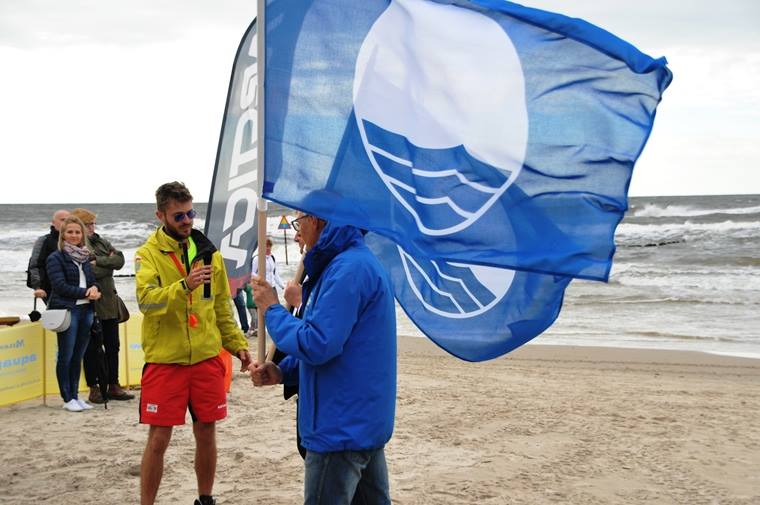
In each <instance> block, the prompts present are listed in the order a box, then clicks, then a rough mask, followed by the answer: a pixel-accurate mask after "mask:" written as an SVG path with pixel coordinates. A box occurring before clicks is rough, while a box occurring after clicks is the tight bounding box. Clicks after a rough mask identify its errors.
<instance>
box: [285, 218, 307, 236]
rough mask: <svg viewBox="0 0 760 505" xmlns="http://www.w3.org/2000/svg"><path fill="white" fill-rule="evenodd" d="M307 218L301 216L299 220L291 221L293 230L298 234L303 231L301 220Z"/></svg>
mask: <svg viewBox="0 0 760 505" xmlns="http://www.w3.org/2000/svg"><path fill="white" fill-rule="evenodd" d="M307 217H309V216H301V217H299V218H296V219H293V220H292V221H290V226H292V227H293V230H295V231H296V232H299V231H301V223H300V222H299V221H301V219H306V218H307Z"/></svg>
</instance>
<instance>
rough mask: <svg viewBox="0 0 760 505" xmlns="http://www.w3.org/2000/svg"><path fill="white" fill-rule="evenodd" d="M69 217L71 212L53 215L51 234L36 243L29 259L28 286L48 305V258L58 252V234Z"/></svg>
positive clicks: (56, 212)
mask: <svg viewBox="0 0 760 505" xmlns="http://www.w3.org/2000/svg"><path fill="white" fill-rule="evenodd" d="M67 217H69V211H68V210H65V209H60V210H57V211H55V212H54V213H53V222H52V223H51V225H50V233H48V234H47V235H42V236H41V237H39V238H38V239H37V240H36V241H35V242H34V247H33V248H32V256H31V257H30V258H29V267H28V268H27V270H26V285H27V287H30V288H32V289H33V290H34V296H35V297H36V298H42V301H44V302H45V303H47V299H48V296H50V281H49V280H48V276H47V267H46V262H47V259H48V256H50V255H51V254H52V253H54V252H55V251H57V250H58V232H59V230H60V229H61V225H62V224H63V220H64V219H66V218H67Z"/></svg>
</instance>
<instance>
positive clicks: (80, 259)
mask: <svg viewBox="0 0 760 505" xmlns="http://www.w3.org/2000/svg"><path fill="white" fill-rule="evenodd" d="M86 233H87V232H86V231H85V227H84V223H82V221H81V220H80V219H79V218H78V217H76V216H69V217H67V218H66V219H65V220H64V222H63V225H61V233H60V237H59V238H58V251H56V252H54V253H53V254H51V255H50V256H48V259H47V263H46V265H47V272H48V277H49V279H50V286H51V294H50V299H49V301H48V308H49V309H68V310H69V311H71V325H70V326H69V328H68V329H67V330H66V331H62V332H60V333H58V361H57V363H56V366H55V374H56V377H57V378H58V388H59V390H60V392H61V398H63V408H64V409H65V410H67V411H69V412H81V411H82V410H86V409H91V408H92V405H89V404H88V403H87V402H85V401H84V400H80V399H79V375H80V372H81V369H82V356H84V351H85V349H86V348H87V343H88V341H89V340H90V327H91V326H92V318H93V306H92V302H93V301H95V300H97V299H99V298H100V289H99V287H98V286H97V284H96V283H95V275H94V274H93V273H92V267H91V266H90V262H89V258H90V250H89V249H88V248H87V241H86V240H87V239H86V236H87V235H86Z"/></svg>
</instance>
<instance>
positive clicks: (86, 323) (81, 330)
mask: <svg viewBox="0 0 760 505" xmlns="http://www.w3.org/2000/svg"><path fill="white" fill-rule="evenodd" d="M92 318H93V311H92V304H91V303H86V304H83V305H76V306H75V307H74V308H73V309H71V325H70V326H69V329H68V330H66V331H64V332H61V333H59V334H58V361H57V362H56V365H55V375H56V377H57V378H58V389H59V390H60V392H61V398H63V401H64V402H68V401H69V400H71V399H72V398H78V394H79V375H80V373H81V371H82V357H83V356H84V352H85V351H86V350H87V343H88V342H89V341H90V327H91V326H92Z"/></svg>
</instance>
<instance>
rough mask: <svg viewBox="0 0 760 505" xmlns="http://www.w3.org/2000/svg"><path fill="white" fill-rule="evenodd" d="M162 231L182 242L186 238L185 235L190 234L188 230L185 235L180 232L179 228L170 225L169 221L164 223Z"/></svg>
mask: <svg viewBox="0 0 760 505" xmlns="http://www.w3.org/2000/svg"><path fill="white" fill-rule="evenodd" d="M164 231H165V232H166V234H167V235H169V236H170V237H171V238H173V239H174V240H176V241H177V242H183V241H185V240H186V239H187V237H189V236H190V232H188V234H187V235H182V233H181V232H180V231H179V230H177V229H176V228H174V227H172V226H170V225H169V223H164ZM190 231H192V226H191V227H190Z"/></svg>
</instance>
